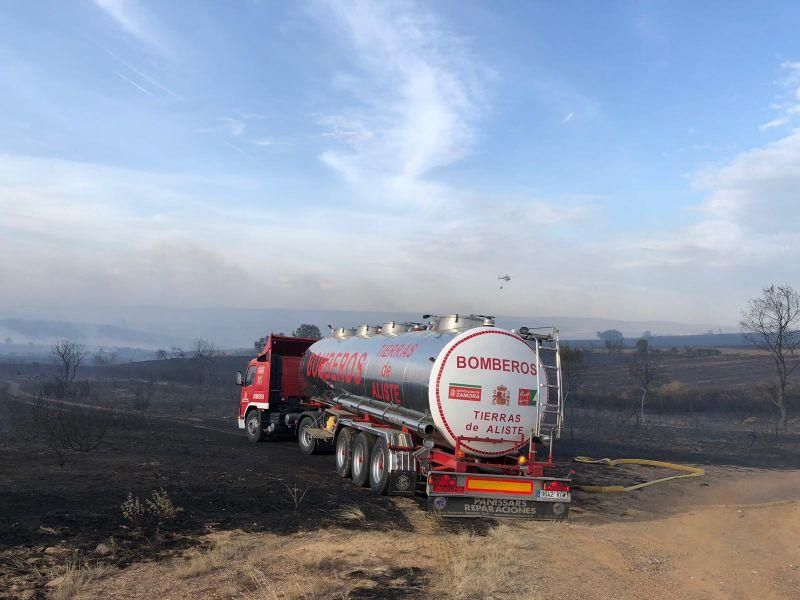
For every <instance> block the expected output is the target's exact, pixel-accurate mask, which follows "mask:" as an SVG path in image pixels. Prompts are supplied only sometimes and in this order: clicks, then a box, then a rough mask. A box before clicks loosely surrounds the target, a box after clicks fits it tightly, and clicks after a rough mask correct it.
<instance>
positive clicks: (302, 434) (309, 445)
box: [297, 417, 319, 454]
mask: <svg viewBox="0 0 800 600" xmlns="http://www.w3.org/2000/svg"><path fill="white" fill-rule="evenodd" d="M313 426H314V419H312V418H311V417H303V418H302V419H300V422H299V423H298V424H297V444H298V445H299V446H300V451H301V452H302V453H303V454H316V453H317V443H318V441H319V440H316V439H314V438H312V437H311V435H310V434H309V433H308V432H307V431H306V429H308V428H309V427H313Z"/></svg>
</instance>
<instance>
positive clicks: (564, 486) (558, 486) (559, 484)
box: [542, 481, 569, 492]
mask: <svg viewBox="0 0 800 600" xmlns="http://www.w3.org/2000/svg"><path fill="white" fill-rule="evenodd" d="M542 489H543V490H544V491H545V492H568V491H569V484H568V483H564V482H563V481H545V482H544V485H543V486H542Z"/></svg>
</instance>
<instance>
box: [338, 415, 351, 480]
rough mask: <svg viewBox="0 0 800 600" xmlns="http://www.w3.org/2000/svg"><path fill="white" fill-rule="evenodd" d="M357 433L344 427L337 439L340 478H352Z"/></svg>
mask: <svg viewBox="0 0 800 600" xmlns="http://www.w3.org/2000/svg"><path fill="white" fill-rule="evenodd" d="M355 437H356V432H355V431H353V430H352V429H351V428H350V427H344V428H342V430H341V431H340V432H339V437H337V438H336V472H337V473H338V474H339V477H350V472H351V470H352V468H353V439H354V438H355Z"/></svg>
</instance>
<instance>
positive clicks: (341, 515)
mask: <svg viewBox="0 0 800 600" xmlns="http://www.w3.org/2000/svg"><path fill="white" fill-rule="evenodd" d="M336 518H337V519H339V520H341V521H366V519H367V515H365V514H364V511H363V510H361V507H360V506H359V505H358V504H350V505H348V506H345V507H343V508H341V509H339V510H337V511H336Z"/></svg>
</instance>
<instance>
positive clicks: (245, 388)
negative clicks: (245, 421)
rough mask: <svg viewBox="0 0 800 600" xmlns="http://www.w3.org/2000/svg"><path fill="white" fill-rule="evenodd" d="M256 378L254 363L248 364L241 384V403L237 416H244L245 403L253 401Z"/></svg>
mask: <svg viewBox="0 0 800 600" xmlns="http://www.w3.org/2000/svg"><path fill="white" fill-rule="evenodd" d="M255 380H256V365H253V364H251V365H248V367H247V371H246V372H245V375H244V382H243V385H242V395H241V397H240V398H241V404H240V406H239V416H240V417H244V411H246V410H247V405H248V404H249V403H250V402H252V401H253V387H254V384H255Z"/></svg>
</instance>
